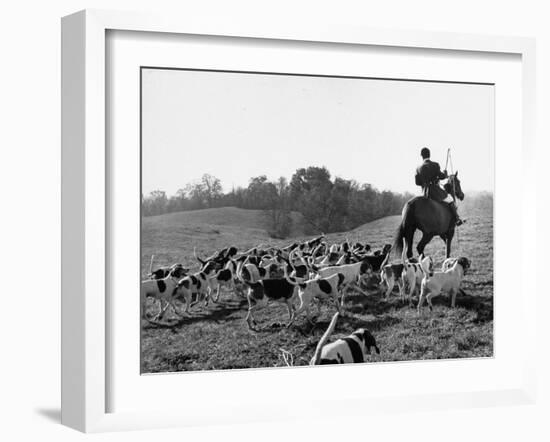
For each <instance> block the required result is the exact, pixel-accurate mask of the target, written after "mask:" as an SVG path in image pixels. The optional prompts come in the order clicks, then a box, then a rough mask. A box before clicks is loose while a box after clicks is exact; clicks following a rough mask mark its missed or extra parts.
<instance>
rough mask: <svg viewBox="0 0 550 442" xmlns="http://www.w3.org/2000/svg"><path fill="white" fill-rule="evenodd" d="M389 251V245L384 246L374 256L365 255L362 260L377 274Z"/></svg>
mask: <svg viewBox="0 0 550 442" xmlns="http://www.w3.org/2000/svg"><path fill="white" fill-rule="evenodd" d="M390 251H391V244H386V245H385V246H384V247H383V249H382V250H377V251H376V252H374V255H367V256H365V257H364V258H363V260H365V261H367V262H368V263H369V264H370V265H371V267H372V271H373V272H378V271H380V269H381V268H382V266H383V265H385V264H386V262H387V260H388V258H389V255H390Z"/></svg>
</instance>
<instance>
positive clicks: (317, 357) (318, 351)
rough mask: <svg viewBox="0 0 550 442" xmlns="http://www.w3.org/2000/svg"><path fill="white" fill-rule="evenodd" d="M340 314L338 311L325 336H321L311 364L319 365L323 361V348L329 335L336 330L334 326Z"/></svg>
mask: <svg viewBox="0 0 550 442" xmlns="http://www.w3.org/2000/svg"><path fill="white" fill-rule="evenodd" d="M338 315H339V313H338V312H336V313H335V314H334V316H333V317H332V320H331V321H330V324H329V325H328V328H327V330H326V331H325V333H324V334H323V336H321V339H320V340H319V343H318V344H317V347H316V348H315V353H314V355H313V358H311V361H310V363H309V365H319V362H320V361H321V350H322V349H323V347H324V346H325V343H326V342H327V339H328V337H329V336H330V335H331V334H332V332H333V331H334V328H335V327H336V321H337V320H338Z"/></svg>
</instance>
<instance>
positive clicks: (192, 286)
mask: <svg viewBox="0 0 550 442" xmlns="http://www.w3.org/2000/svg"><path fill="white" fill-rule="evenodd" d="M209 287H210V286H209V284H208V279H207V276H206V273H204V272H197V273H194V274H192V275H188V276H186V277H185V278H182V279H181V280H180V281H179V282H178V285H177V288H176V291H175V292H174V298H176V299H181V298H183V300H184V301H185V313H189V309H190V308H191V306H192V305H194V304H196V303H197V302H199V301H200V300H201V299H203V300H204V306H205V307H206V306H207V305H208V292H209ZM194 294H196V295H197V300H196V301H195V302H193V295H194Z"/></svg>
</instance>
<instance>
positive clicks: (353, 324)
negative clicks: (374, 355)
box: [292, 313, 401, 336]
mask: <svg viewBox="0 0 550 442" xmlns="http://www.w3.org/2000/svg"><path fill="white" fill-rule="evenodd" d="M330 319H332V318H330ZM330 319H325V320H320V321H317V322H315V323H313V324H311V323H310V322H308V321H307V320H304V321H303V322H302V323H301V324H296V323H295V324H294V325H293V326H292V328H293V330H294V331H295V332H298V333H300V334H302V335H304V336H311V335H312V334H315V333H316V332H317V331H319V332H320V333H321V334H322V333H324V332H325V330H326V329H327V328H328V326H329V324H330ZM400 322H401V319H399V318H396V317H392V316H390V315H383V316H380V317H376V318H374V319H362V318H358V317H356V316H350V315H346V314H345V313H344V315H340V316H339V317H338V322H337V323H336V327H335V328H334V333H346V334H350V333H352V332H353V331H355V330H358V329H360V328H366V329H368V330H370V331H379V330H381V329H384V328H385V327H391V326H392V325H395V324H398V323H400Z"/></svg>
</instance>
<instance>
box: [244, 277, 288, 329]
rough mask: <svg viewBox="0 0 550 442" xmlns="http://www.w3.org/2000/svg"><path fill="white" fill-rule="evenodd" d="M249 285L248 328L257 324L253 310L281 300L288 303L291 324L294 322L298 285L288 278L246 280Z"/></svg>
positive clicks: (247, 296)
mask: <svg viewBox="0 0 550 442" xmlns="http://www.w3.org/2000/svg"><path fill="white" fill-rule="evenodd" d="M244 283H245V284H246V285H248V293H247V295H246V298H247V300H248V313H247V315H246V322H247V324H248V328H250V329H253V327H252V325H256V320H255V319H254V315H253V312H254V311H255V310H257V309H258V308H260V307H264V306H266V305H267V304H269V303H272V302H281V303H284V304H286V306H287V308H288V315H289V324H288V325H290V324H291V323H292V320H293V316H294V305H293V303H292V298H293V297H294V296H295V295H296V293H297V288H298V287H297V286H295V285H294V284H291V283H290V282H288V281H287V280H286V279H263V280H261V281H258V282H248V281H244Z"/></svg>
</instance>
